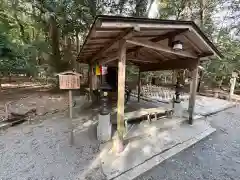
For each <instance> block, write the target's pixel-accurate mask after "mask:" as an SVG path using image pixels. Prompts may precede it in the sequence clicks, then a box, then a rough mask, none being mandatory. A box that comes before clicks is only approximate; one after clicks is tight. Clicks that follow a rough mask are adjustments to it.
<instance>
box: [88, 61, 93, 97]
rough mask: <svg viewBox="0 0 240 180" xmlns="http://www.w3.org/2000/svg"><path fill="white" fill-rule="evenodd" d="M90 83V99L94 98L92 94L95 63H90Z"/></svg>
mask: <svg viewBox="0 0 240 180" xmlns="http://www.w3.org/2000/svg"><path fill="white" fill-rule="evenodd" d="M88 78H89V79H88V83H89V90H90V92H89V93H90V94H89V100H92V94H93V65H92V64H89V73H88Z"/></svg>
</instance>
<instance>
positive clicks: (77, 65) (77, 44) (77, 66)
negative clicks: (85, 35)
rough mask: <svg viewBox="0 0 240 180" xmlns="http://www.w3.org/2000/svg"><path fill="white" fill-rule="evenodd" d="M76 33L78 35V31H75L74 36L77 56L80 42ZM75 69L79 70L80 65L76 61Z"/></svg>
mask: <svg viewBox="0 0 240 180" xmlns="http://www.w3.org/2000/svg"><path fill="white" fill-rule="evenodd" d="M78 35H79V32H78V31H76V34H75V38H76V46H77V48H76V49H77V57H78V54H79V51H80V42H79V37H78ZM76 70H77V72H80V66H79V63H78V62H76Z"/></svg>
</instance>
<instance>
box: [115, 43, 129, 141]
mask: <svg viewBox="0 0 240 180" xmlns="http://www.w3.org/2000/svg"><path fill="white" fill-rule="evenodd" d="M126 46H127V44H126V41H125V40H121V41H120V42H119V60H118V101H117V130H118V137H119V139H120V140H121V141H122V140H123V134H124V130H125V129H124V94H125V93H124V92H125V69H126Z"/></svg>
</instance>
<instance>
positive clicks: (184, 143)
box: [101, 120, 215, 180]
mask: <svg viewBox="0 0 240 180" xmlns="http://www.w3.org/2000/svg"><path fill="white" fill-rule="evenodd" d="M172 121H173V120H172ZM159 126H160V124H154V123H153V124H150V125H148V126H146V125H145V126H144V128H142V129H143V130H144V132H142V134H141V133H137V135H136V134H134V133H133V132H132V133H129V135H127V137H126V139H127V140H126V144H125V150H124V151H123V152H122V153H121V154H115V153H114V152H112V149H111V148H110V147H108V149H105V150H103V152H104V153H102V154H101V162H102V169H103V172H104V174H105V175H106V177H107V179H117V180H127V179H129V180H130V179H134V178H136V177H137V176H139V175H140V174H142V173H144V172H146V171H148V170H149V169H151V168H152V167H154V166H156V165H158V164H159V163H161V162H162V161H164V160H165V159H167V158H169V157H171V156H173V155H174V154H176V153H178V152H180V151H182V150H183V149H185V148H187V147H189V146H191V145H193V144H194V143H196V142H198V141H199V140H201V139H203V138H204V137H206V136H208V135H210V134H211V133H212V132H214V131H215V129H214V128H212V127H211V126H210V125H209V123H207V122H206V121H204V120H198V121H195V123H194V125H192V126H190V125H188V124H186V123H184V124H181V125H179V124H178V125H176V126H173V128H172V129H162V128H160V127H159ZM132 131H134V128H133V129H132ZM134 135H135V136H134ZM129 136H130V137H129Z"/></svg>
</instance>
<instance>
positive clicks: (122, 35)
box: [91, 27, 139, 62]
mask: <svg viewBox="0 0 240 180" xmlns="http://www.w3.org/2000/svg"><path fill="white" fill-rule="evenodd" d="M137 30H139V29H137V28H136V27H133V28H128V29H126V30H125V31H123V32H121V33H119V35H118V36H117V37H116V38H114V39H111V40H110V41H108V42H106V43H105V44H104V46H103V48H101V49H100V50H99V51H98V52H97V53H96V54H95V55H93V57H91V62H92V61H94V60H95V59H97V58H99V57H100V56H101V55H102V54H104V53H105V52H106V51H107V50H108V49H109V48H110V47H112V46H113V45H114V44H115V43H117V42H119V41H120V40H122V39H124V38H129V37H131V36H132V34H133V32H134V31H137Z"/></svg>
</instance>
